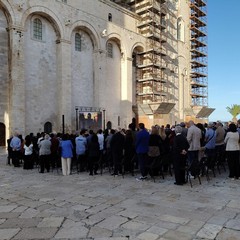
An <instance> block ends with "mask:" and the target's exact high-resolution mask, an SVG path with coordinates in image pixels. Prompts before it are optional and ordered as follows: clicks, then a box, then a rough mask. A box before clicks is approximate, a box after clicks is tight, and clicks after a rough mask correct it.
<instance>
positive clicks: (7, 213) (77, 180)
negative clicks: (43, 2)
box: [0, 149, 240, 240]
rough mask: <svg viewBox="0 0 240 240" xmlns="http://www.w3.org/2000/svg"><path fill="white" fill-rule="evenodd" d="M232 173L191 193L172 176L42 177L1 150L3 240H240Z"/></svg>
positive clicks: (239, 192)
mask: <svg viewBox="0 0 240 240" xmlns="http://www.w3.org/2000/svg"><path fill="white" fill-rule="evenodd" d="M136 174H137V173H136ZM227 175H228V173H227V172H226V173H225V172H224V171H221V175H220V174H218V173H217V176H216V178H213V177H212V176H211V179H210V181H209V182H208V181H207V180H206V178H205V177H202V179H201V180H202V184H201V185H200V184H199V182H198V181H197V180H193V187H192V188H191V187H190V185H189V184H186V185H184V186H175V185H174V184H173V183H174V178H173V177H171V176H169V175H166V176H165V179H162V178H156V182H154V181H152V180H151V179H148V180H147V181H143V182H139V181H136V179H135V177H132V176H130V175H125V176H124V178H123V177H115V178H114V177H112V176H110V174H109V172H108V171H105V172H104V173H103V175H102V176H101V175H97V176H89V175H88V173H80V174H73V175H70V176H62V175H61V172H60V171H59V173H57V171H53V172H50V173H44V174H39V173H38V170H37V169H33V170H23V169H22V168H14V167H13V166H9V165H6V152H5V151H4V150H3V149H0V187H1V191H0V240H1V239H25V240H27V239H45V240H50V239H62V240H63V239H68V240H73V239H78V240H79V239H86V240H90V239H91V240H108V239H109V240H110V239H111V240H181V239H182V240H187V239H189V240H193V239H196V240H197V239H205V240H207V239H216V240H235V239H236V240H239V239H240V227H239V226H240V204H239V203H240V201H239V199H240V180H235V181H232V180H229V179H228V178H227Z"/></svg>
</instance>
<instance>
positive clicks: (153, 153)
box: [148, 146, 160, 157]
mask: <svg viewBox="0 0 240 240" xmlns="http://www.w3.org/2000/svg"><path fill="white" fill-rule="evenodd" d="M148 156H149V157H158V156H160V150H159V147H158V146H149V147H148Z"/></svg>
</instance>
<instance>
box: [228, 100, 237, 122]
mask: <svg viewBox="0 0 240 240" xmlns="http://www.w3.org/2000/svg"><path fill="white" fill-rule="evenodd" d="M226 109H227V111H228V112H229V113H230V114H231V115H232V116H233V120H234V121H235V120H236V119H237V115H238V114H240V105H238V104H233V105H232V106H231V107H226Z"/></svg>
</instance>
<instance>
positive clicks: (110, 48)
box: [107, 43, 113, 58]
mask: <svg viewBox="0 0 240 240" xmlns="http://www.w3.org/2000/svg"><path fill="white" fill-rule="evenodd" d="M107 56H108V57H110V58H113V45H112V43H108V44H107Z"/></svg>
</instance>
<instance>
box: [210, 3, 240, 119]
mask: <svg viewBox="0 0 240 240" xmlns="http://www.w3.org/2000/svg"><path fill="white" fill-rule="evenodd" d="M239 9H240V0H229V1H224V0H208V105H209V107H212V108H216V110H215V111H214V112H213V113H212V114H211V115H210V116H209V120H210V121H217V120H221V121H229V120H231V119H232V116H231V114H229V113H228V112H227V110H226V107H227V106H231V105H233V104H239V105H240V81H239V78H240V24H239V22H240V21H239ZM237 118H240V115H238V116H237Z"/></svg>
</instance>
